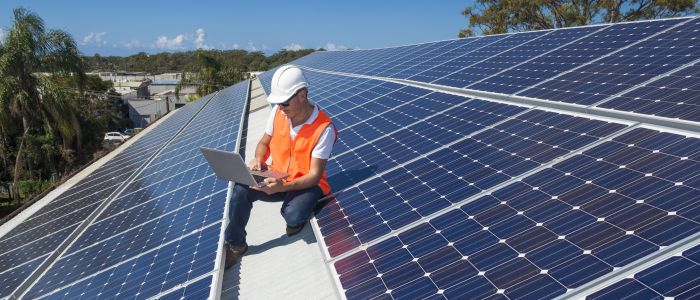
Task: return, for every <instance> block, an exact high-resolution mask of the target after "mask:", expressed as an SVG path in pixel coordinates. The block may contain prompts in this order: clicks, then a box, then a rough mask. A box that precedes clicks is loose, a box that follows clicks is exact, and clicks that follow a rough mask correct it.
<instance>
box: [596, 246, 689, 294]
mask: <svg viewBox="0 0 700 300" xmlns="http://www.w3.org/2000/svg"><path fill="white" fill-rule="evenodd" d="M699 287H700V246H695V247H693V248H691V249H689V250H686V251H683V252H682V253H679V255H675V256H673V257H671V258H668V259H666V260H664V261H662V262H660V263H658V264H655V265H653V266H651V267H649V268H647V269H645V270H642V271H640V272H638V273H636V274H634V276H633V277H632V278H627V279H623V280H620V281H618V282H616V283H614V284H611V285H610V286H608V287H606V288H604V289H602V290H600V291H598V292H596V293H593V294H591V295H589V296H588V297H587V299H621V298H625V297H630V296H634V297H637V298H640V299H641V298H644V299H654V298H658V299H662V298H667V297H668V298H670V297H673V298H675V299H693V298H697V297H698V296H700V288H699Z"/></svg>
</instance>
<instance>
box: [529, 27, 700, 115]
mask: <svg viewBox="0 0 700 300" xmlns="http://www.w3.org/2000/svg"><path fill="white" fill-rule="evenodd" d="M697 21H698V19H672V20H664V21H656V22H644V23H630V24H621V25H616V26H611V27H609V29H608V30H616V29H618V30H619V29H623V28H624V29H625V30H626V31H628V32H629V33H630V34H633V35H634V36H635V38H634V39H628V40H627V41H626V42H627V43H626V44H631V42H637V43H636V44H633V45H630V46H629V47H628V48H624V49H622V50H620V51H618V52H616V53H614V55H609V56H603V57H601V58H600V59H597V60H595V61H591V62H590V63H587V64H584V65H582V66H581V67H580V68H578V69H575V70H573V71H570V72H567V73H563V74H561V75H560V76H558V77H555V78H553V79H551V80H548V81H546V82H544V83H542V84H540V85H537V86H535V87H532V88H530V89H527V90H525V91H522V92H518V95H523V96H528V97H534V98H540V99H547V100H553V101H561V102H570V103H577V104H583V105H591V104H595V103H596V102H599V101H602V100H605V99H606V98H607V97H609V96H612V95H615V94H617V93H619V92H622V91H624V90H626V89H628V88H631V87H633V86H635V85H637V84H640V83H642V82H644V81H646V80H649V79H651V78H653V77H654V76H657V75H660V74H663V73H666V72H668V71H670V70H673V69H674V68H676V67H678V66H680V65H683V64H687V63H690V62H692V61H694V60H696V59H697V58H698V57H699V56H700V51H699V49H700V48H698V45H700V40H698V39H697V38H696V36H697V30H698V28H700V24H698V22H697ZM683 22H685V23H683ZM677 24H681V25H679V26H678V27H675V28H672V29H670V30H668V29H669V28H670V26H673V25H677ZM663 30H666V31H663ZM657 32H658V33H659V34H657V35H653V36H651V35H650V34H653V33H657ZM643 38H646V39H643ZM679 40H680V41H682V42H679ZM601 42H603V43H606V44H607V43H608V41H607V40H602V41H601ZM602 54H608V53H602Z"/></svg>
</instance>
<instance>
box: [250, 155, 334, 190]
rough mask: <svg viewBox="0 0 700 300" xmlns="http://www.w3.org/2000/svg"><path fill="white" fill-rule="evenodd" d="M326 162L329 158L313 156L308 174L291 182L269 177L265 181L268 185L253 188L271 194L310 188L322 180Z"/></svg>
mask: <svg viewBox="0 0 700 300" xmlns="http://www.w3.org/2000/svg"><path fill="white" fill-rule="evenodd" d="M326 162H328V160H327V159H321V158H315V157H312V158H311V168H309V173H308V174H306V175H304V176H301V177H299V178H297V179H295V180H292V181H290V182H284V181H282V180H280V179H275V178H267V179H265V183H267V186H263V187H259V188H256V187H253V188H254V189H256V190H260V191H263V192H265V193H266V194H268V195H271V194H274V193H281V192H289V191H297V190H303V189H308V188H310V187H313V186H315V185H317V184H318V181H319V180H321V175H323V170H325V169H326Z"/></svg>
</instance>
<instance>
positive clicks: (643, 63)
mask: <svg viewBox="0 0 700 300" xmlns="http://www.w3.org/2000/svg"><path fill="white" fill-rule="evenodd" d="M698 31H700V19H698V18H677V19H667V20H658V21H651V22H633V23H623V24H615V25H600V26H591V27H580V28H568V29H559V30H544V31H534V32H525V33H518V34H506V35H494V36H485V37H473V38H466V39H461V40H449V41H441V42H435V43H428V44H419V45H411V46H402V47H395V48H385V49H374V50H357V51H330V52H315V53H312V54H310V55H308V56H305V57H303V58H301V59H298V60H297V61H295V62H294V63H295V64H298V65H303V66H306V67H309V68H314V69H318V70H327V71H334V72H342V73H350V74H359V75H368V76H377V77H383V78H392V79H405V80H410V81H414V82H423V83H430V84H433V85H438V86H446V87H454V88H464V89H469V90H476V91H484V92H493V93H498V94H505V95H512V96H521V97H529V98H536V99H540V100H546V101H552V102H564V103H571V104H577V105H580V106H588V107H595V108H608V109H615V110H620V111H625V112H633V113H638V114H644V115H655V116H659V117H665V118H674V119H676V118H677V119H681V120H690V121H698V120H700V107H699V105H700V103H699V102H698V101H697V96H695V95H694V94H697V93H692V91H693V88H696V87H695V85H691V86H687V87H685V88H686V89H687V90H683V91H684V92H685V93H687V94H693V95H692V96H690V97H688V98H684V99H685V100H683V101H678V100H660V99H657V98H651V99H649V98H643V97H640V96H647V95H649V92H650V91H651V90H653V91H656V92H657V93H661V94H664V93H663V90H664V89H665V88H666V86H665V85H663V86H655V85H653V84H652V85H648V86H647V88H645V89H642V90H639V88H640V87H642V86H645V83H648V81H652V80H653V81H656V79H658V78H657V77H658V76H662V75H663V76H667V75H669V74H670V73H671V72H675V73H676V74H679V76H690V77H691V78H692V79H697V74H694V73H693V70H694V69H697V67H695V66H694V64H696V63H697V62H698V59H700V54H698V53H699V51H698V47H700V39H699V38H698ZM681 74H683V75H681ZM686 74H687V75H686ZM688 80H689V81H690V80H691V79H688ZM678 84H683V83H678ZM672 87H673V86H671V87H670V88H672ZM680 89H683V88H680ZM659 90H662V91H659ZM635 91H636V92H641V94H638V93H635ZM624 96H626V97H624ZM649 96H651V95H649ZM649 96H647V97H649ZM679 96H680V95H679ZM656 97H659V96H656ZM638 98H639V99H638ZM625 99H626V100H625ZM640 99H645V100H647V102H646V103H647V105H643V106H645V107H646V110H644V109H639V106H637V105H635V104H639V102H638V100H640ZM613 100H614V101H613ZM656 100H660V101H656ZM611 101H612V102H611ZM648 101H651V102H653V104H648ZM640 106H641V105H640Z"/></svg>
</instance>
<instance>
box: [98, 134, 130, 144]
mask: <svg viewBox="0 0 700 300" xmlns="http://www.w3.org/2000/svg"><path fill="white" fill-rule="evenodd" d="M127 139H129V136H128V135H124V134H121V133H119V132H107V133H105V138H104V141H105V142H108V143H123V142H124V141H126V140H127Z"/></svg>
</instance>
